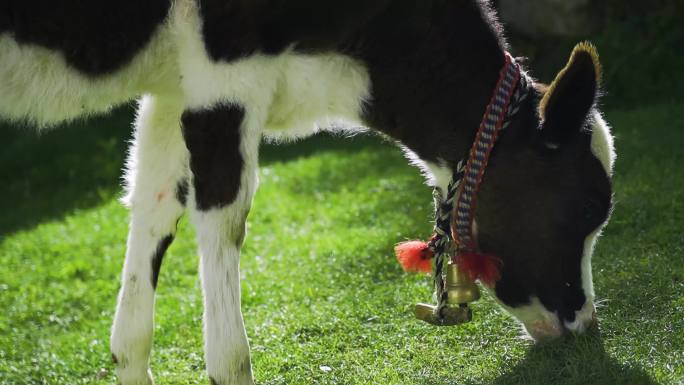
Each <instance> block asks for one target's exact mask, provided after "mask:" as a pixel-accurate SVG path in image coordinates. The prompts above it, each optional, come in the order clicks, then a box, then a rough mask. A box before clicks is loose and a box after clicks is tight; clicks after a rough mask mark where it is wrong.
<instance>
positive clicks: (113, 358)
mask: <svg viewBox="0 0 684 385" xmlns="http://www.w3.org/2000/svg"><path fill="white" fill-rule="evenodd" d="M112 363H113V364H114V365H116V364H118V363H119V359H118V358H116V355H115V354H114V353H112Z"/></svg>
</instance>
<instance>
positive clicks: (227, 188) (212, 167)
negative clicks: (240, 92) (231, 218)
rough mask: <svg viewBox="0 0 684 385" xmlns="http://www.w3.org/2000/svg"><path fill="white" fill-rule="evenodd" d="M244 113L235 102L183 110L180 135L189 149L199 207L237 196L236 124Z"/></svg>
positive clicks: (239, 172) (239, 162) (220, 204)
mask: <svg viewBox="0 0 684 385" xmlns="http://www.w3.org/2000/svg"><path fill="white" fill-rule="evenodd" d="M244 115H245V110H244V109H243V108H242V107H240V106H235V105H218V106H215V107H214V108H212V109H210V110H202V111H186V112H185V113H183V116H182V118H181V121H182V123H183V137H184V139H185V144H186V146H187V147H188V151H190V170H191V171H192V175H193V178H192V182H193V187H194V188H195V199H196V204H197V208H198V209H199V210H205V211H206V210H209V209H212V208H219V207H223V206H226V205H229V204H231V203H233V201H234V200H235V198H236V197H237V193H238V191H239V189H240V176H241V175H242V168H243V165H244V161H243V159H242V155H241V154H240V126H241V124H242V119H243V117H244Z"/></svg>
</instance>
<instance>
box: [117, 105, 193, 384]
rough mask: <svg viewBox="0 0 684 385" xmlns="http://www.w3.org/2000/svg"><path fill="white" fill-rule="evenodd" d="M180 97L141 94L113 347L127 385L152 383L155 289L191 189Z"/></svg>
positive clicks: (131, 157) (119, 374)
mask: <svg viewBox="0 0 684 385" xmlns="http://www.w3.org/2000/svg"><path fill="white" fill-rule="evenodd" d="M181 113H182V103H181V102H180V99H178V100H176V99H173V98H159V97H155V96H146V97H143V98H142V99H141V100H140V104H139V107H138V117H137V120H136V123H135V140H134V143H133V146H132V148H131V152H130V154H129V159H128V174H127V179H128V196H127V198H126V200H127V201H128V202H127V203H128V204H129V205H130V207H131V221H130V228H129V235H128V244H127V250H126V261H125V263H124V268H123V273H122V276H121V290H120V292H119V299H118V305H117V308H116V315H115V317H114V325H113V327H112V336H111V351H112V360H113V361H114V364H115V365H116V374H117V377H118V378H119V381H120V382H121V384H123V385H151V384H153V383H154V382H153V380H152V374H151V372H150V370H149V356H150V349H151V347H152V335H153V329H154V319H153V318H154V291H155V288H156V286H157V277H158V274H159V269H160V267H161V261H162V257H163V256H164V252H165V251H166V248H167V247H168V246H169V245H170V244H171V241H172V240H173V237H174V235H175V233H176V222H177V221H178V219H179V218H180V216H181V215H182V213H183V207H184V203H185V199H186V194H187V190H188V189H187V183H188V182H187V175H186V174H187V160H188V155H187V149H186V148H185V145H184V142H183V137H182V135H181V130H180V125H179V119H180V115H181Z"/></svg>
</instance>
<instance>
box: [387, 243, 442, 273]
mask: <svg viewBox="0 0 684 385" xmlns="http://www.w3.org/2000/svg"><path fill="white" fill-rule="evenodd" d="M394 252H395V254H396V255H397V260H398V261H399V264H400V265H401V267H402V268H403V269H404V271H407V272H410V273H429V272H431V271H432V258H433V257H434V254H433V253H432V250H430V247H429V246H428V244H427V243H425V242H423V241H408V242H402V243H399V244H398V245H397V246H395V247H394Z"/></svg>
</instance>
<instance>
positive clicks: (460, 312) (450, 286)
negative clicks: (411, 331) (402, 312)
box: [414, 263, 480, 326]
mask: <svg viewBox="0 0 684 385" xmlns="http://www.w3.org/2000/svg"><path fill="white" fill-rule="evenodd" d="M445 290H446V293H447V306H445V307H443V308H442V309H441V311H440V310H439V309H438V308H437V306H435V305H429V304H425V303H419V304H417V305H416V308H415V310H414V313H415V315H416V318H418V319H420V320H422V321H425V322H427V323H429V324H432V325H436V326H451V325H457V324H461V323H465V322H470V321H471V320H472V318H473V312H472V310H471V309H470V308H469V307H468V303H470V302H474V301H477V300H478V299H479V298H480V289H478V287H477V285H476V284H475V282H474V281H473V280H472V279H470V277H469V276H468V275H467V274H466V273H464V272H461V271H459V270H458V265H457V264H455V263H449V265H448V266H447V275H446V282H445Z"/></svg>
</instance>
